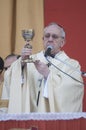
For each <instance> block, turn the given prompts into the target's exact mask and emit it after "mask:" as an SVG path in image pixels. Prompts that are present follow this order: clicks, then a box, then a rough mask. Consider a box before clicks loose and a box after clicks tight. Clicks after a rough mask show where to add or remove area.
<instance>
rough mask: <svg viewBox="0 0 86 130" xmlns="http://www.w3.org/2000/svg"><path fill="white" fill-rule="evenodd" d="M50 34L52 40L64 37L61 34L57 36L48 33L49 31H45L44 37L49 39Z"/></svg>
mask: <svg viewBox="0 0 86 130" xmlns="http://www.w3.org/2000/svg"><path fill="white" fill-rule="evenodd" d="M51 36H52V38H53V39H54V40H57V39H59V38H63V39H64V37H62V36H58V35H57V34H50V33H46V34H44V37H43V38H44V39H49V38H50V37H51Z"/></svg>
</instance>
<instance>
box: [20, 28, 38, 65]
mask: <svg viewBox="0 0 86 130" xmlns="http://www.w3.org/2000/svg"><path fill="white" fill-rule="evenodd" d="M34 35H35V33H34V30H33V29H28V30H22V37H23V38H24V40H25V41H26V45H25V48H29V49H32V45H31V44H30V41H31V40H32V39H33V37H34ZM22 62H24V63H25V62H26V63H27V62H29V63H30V62H33V59H32V58H31V57H28V59H26V60H22Z"/></svg>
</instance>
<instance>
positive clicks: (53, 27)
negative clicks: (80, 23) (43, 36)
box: [44, 25, 61, 34]
mask: <svg viewBox="0 0 86 130" xmlns="http://www.w3.org/2000/svg"><path fill="white" fill-rule="evenodd" d="M60 32H61V29H60V27H59V26H57V25H50V26H47V27H46V28H45V29H44V33H56V34H59V33H60Z"/></svg>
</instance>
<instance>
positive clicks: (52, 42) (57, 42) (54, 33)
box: [43, 25, 65, 54]
mask: <svg viewBox="0 0 86 130" xmlns="http://www.w3.org/2000/svg"><path fill="white" fill-rule="evenodd" d="M64 43H65V40H64V38H63V37H62V35H61V31H60V28H59V27H57V26H56V25H50V26H48V27H47V28H46V29H45V31H44V37H43V45H44V49H45V51H46V50H47V47H48V46H52V51H51V53H52V54H56V53H58V52H59V51H60V49H61V47H63V45H64Z"/></svg>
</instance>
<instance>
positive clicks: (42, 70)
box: [34, 60, 50, 79]
mask: <svg viewBox="0 0 86 130" xmlns="http://www.w3.org/2000/svg"><path fill="white" fill-rule="evenodd" d="M34 64H35V67H36V69H37V70H38V72H39V73H40V74H42V75H43V76H44V78H45V79H47V77H48V74H49V72H50V70H49V68H48V66H47V65H46V64H45V63H43V62H41V61H39V60H37V61H35V62H34Z"/></svg>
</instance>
